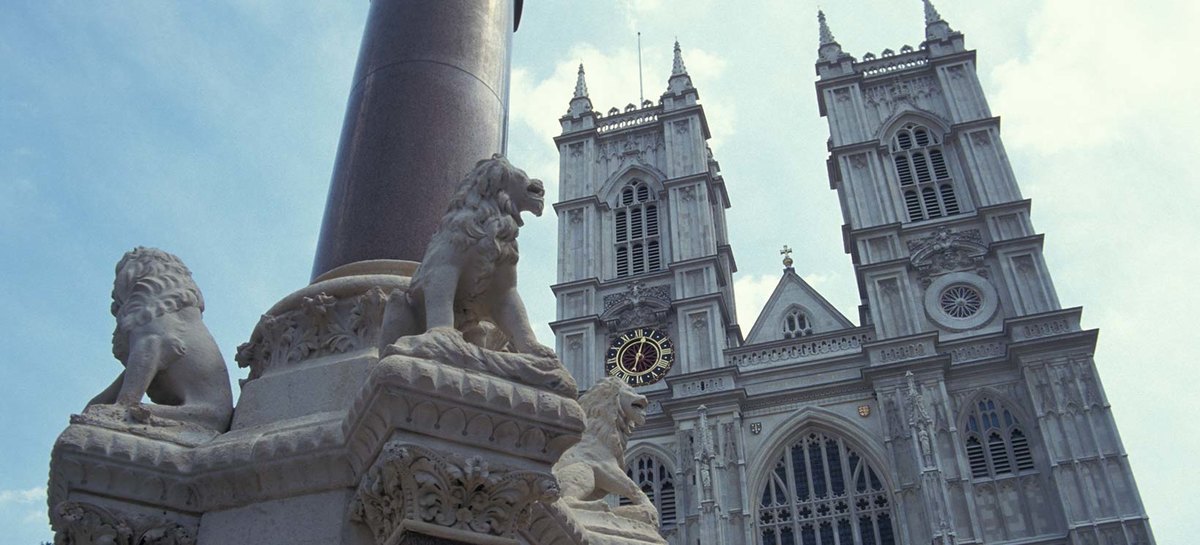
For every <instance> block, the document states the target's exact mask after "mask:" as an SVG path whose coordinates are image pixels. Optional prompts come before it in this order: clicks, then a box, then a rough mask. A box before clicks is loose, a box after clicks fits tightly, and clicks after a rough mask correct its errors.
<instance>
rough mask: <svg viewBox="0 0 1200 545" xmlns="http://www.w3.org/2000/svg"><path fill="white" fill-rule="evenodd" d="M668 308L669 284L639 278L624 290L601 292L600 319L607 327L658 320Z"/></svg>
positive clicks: (663, 318)
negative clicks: (649, 282) (651, 282)
mask: <svg viewBox="0 0 1200 545" xmlns="http://www.w3.org/2000/svg"><path fill="white" fill-rule="evenodd" d="M670 310H671V288H670V287H669V286H665V285H661V286H646V285H645V284H643V283H642V282H640V281H635V282H632V283H630V284H629V287H628V289H626V291H623V292H620V293H613V294H609V295H605V296H604V312H603V313H602V314H601V315H600V319H601V320H602V321H604V323H605V325H606V326H607V327H608V330H609V331H612V332H620V331H625V330H628V329H630V328H634V327H639V326H647V325H657V324H662V323H664V322H665V321H666V320H667V316H668V314H670Z"/></svg>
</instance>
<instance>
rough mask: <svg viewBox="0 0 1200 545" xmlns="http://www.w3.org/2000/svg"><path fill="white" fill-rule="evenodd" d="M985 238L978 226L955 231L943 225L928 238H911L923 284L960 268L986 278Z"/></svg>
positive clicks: (986, 248) (909, 247)
mask: <svg viewBox="0 0 1200 545" xmlns="http://www.w3.org/2000/svg"><path fill="white" fill-rule="evenodd" d="M982 240H983V237H982V235H980V233H979V230H978V229H969V230H965V231H957V232H954V231H951V230H950V228H949V227H939V228H938V229H936V230H934V232H933V233H932V234H930V235H929V236H927V237H923V238H918V239H913V240H909V241H908V251H909V253H910V254H911V258H910V261H911V263H912V266H913V267H914V268H916V269H917V274H918V275H919V276H920V279H921V284H922V285H923V286H925V287H928V286H929V284H930V283H932V282H933V280H934V279H936V278H937V277H939V276H941V275H943V274H946V273H951V272H957V271H969V272H974V273H975V274H977V275H979V276H982V277H984V278H986V277H987V276H988V272H987V267H985V266H984V263H983V258H984V256H986V255H987V253H988V247H987V245H986V244H984V243H983V242H982Z"/></svg>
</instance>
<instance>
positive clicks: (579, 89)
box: [573, 63, 588, 98]
mask: <svg viewBox="0 0 1200 545" xmlns="http://www.w3.org/2000/svg"><path fill="white" fill-rule="evenodd" d="M587 96H588V93H587V81H584V79H583V63H579V77H578V79H576V80H575V96H574V97H573V98H586V97H587Z"/></svg>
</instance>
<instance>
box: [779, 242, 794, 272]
mask: <svg viewBox="0 0 1200 545" xmlns="http://www.w3.org/2000/svg"><path fill="white" fill-rule="evenodd" d="M779 254H780V255H782V256H783V266H784V267H786V268H788V269H790V268H792V263H793V262H792V249H791V248H789V247H788V245H787V244H784V245H783V249H782V250H779Z"/></svg>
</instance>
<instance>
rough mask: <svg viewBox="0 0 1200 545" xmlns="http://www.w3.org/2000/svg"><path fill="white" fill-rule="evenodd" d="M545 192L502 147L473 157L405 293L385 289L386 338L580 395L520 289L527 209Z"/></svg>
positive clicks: (409, 350)
mask: <svg viewBox="0 0 1200 545" xmlns="http://www.w3.org/2000/svg"><path fill="white" fill-rule="evenodd" d="M545 196H546V190H545V187H544V186H543V185H542V182H541V180H537V179H534V178H530V177H529V176H528V175H527V174H525V171H523V170H521V169H519V168H516V167H514V166H512V164H510V163H509V162H508V161H507V160H506V159H505V158H504V157H503V156H501V155H499V154H496V155H493V156H492V157H491V158H490V159H484V160H482V161H479V162H478V163H476V165H475V168H474V169H472V170H471V172H470V173H468V174H467V176H466V177H465V178H464V179H463V180H462V182H461V183H460V184H459V186H458V189H457V190H456V191H455V193H454V196H453V198H452V199H451V201H450V205H449V207H448V208H447V211H446V213H445V215H443V216H442V219H441V222H440V223H439V224H438V228H437V231H436V232H435V233H434V235H433V238H432V239H431V240H430V241H429V245H428V246H427V247H426V250H425V256H424V257H423V258H422V260H421V265H420V267H419V268H418V269H417V271H416V273H415V274H414V275H413V279H412V284H411V285H410V288H409V290H408V292H407V294H406V295H403V296H395V295H393V296H392V297H391V298H390V299H389V301H388V306H387V310H386V311H385V313H384V318H383V328H382V331H381V334H380V337H381V339H380V340H381V342H382V343H383V347H387V346H388V345H391V348H390V349H389V350H390V351H391V352H392V353H399V354H404V355H409V356H416V357H423V358H432V359H439V360H446V359H448V358H449V359H452V360H454V361H451V362H448V363H454V364H455V365H459V366H461V367H466V368H473V369H476V370H481V371H485V372H488V373H490V374H493V375H498V376H502V377H505V378H512V379H516V380H519V381H521V382H524V383H527V384H530V385H534V386H542V387H544V388H545V389H549V390H551V391H556V392H558V393H562V394H563V395H567V396H570V397H574V396H575V393H576V388H575V382H574V379H573V378H571V376H570V374H569V373H567V372H566V370H565V369H564V368H563V367H562V364H561V363H560V362H558V359H557V357H556V356H555V353H554V349H552V348H550V347H548V346H545V345H543V344H541V343H539V342H538V340H537V337H536V336H535V335H534V333H533V328H532V327H530V325H529V318H528V315H527V314H526V311H525V303H524V302H523V301H522V299H521V295H520V294H519V293H518V292H517V259H518V257H519V253H518V250H517V234H518V232H519V230H520V228H521V226H522V225H524V221H523V220H522V219H521V213H522V212H531V213H532V214H533V215H535V216H541V215H542V209H543V207H544V205H545V204H544V203H545ZM383 347H381V349H382V348H383ZM480 349H483V350H480Z"/></svg>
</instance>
